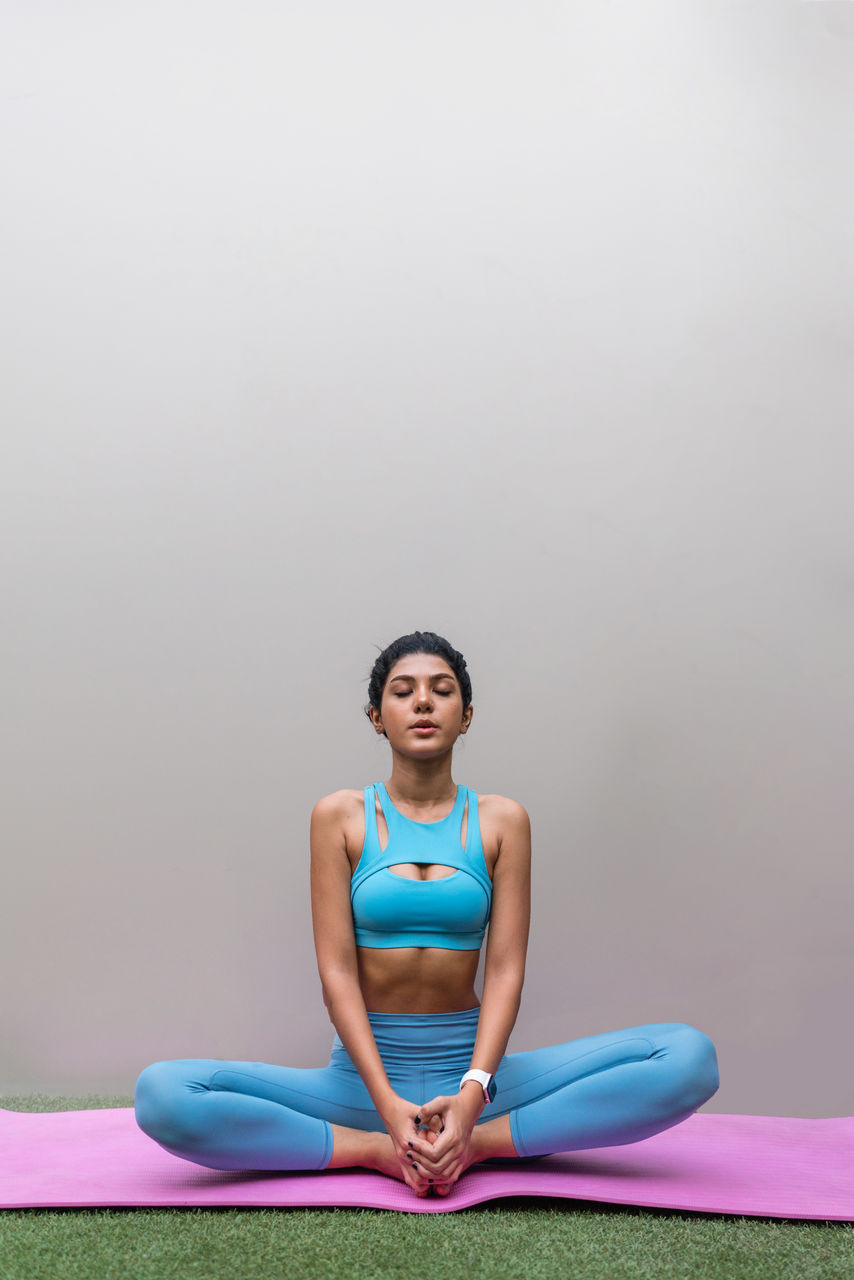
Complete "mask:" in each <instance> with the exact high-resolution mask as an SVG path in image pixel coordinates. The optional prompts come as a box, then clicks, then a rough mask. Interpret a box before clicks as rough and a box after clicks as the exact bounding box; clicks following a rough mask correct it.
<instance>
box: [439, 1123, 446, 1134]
mask: <svg viewBox="0 0 854 1280" xmlns="http://www.w3.org/2000/svg"><path fill="white" fill-rule="evenodd" d="M439 1132H440V1133H444V1132H445V1126H444V1125H442V1127H441V1129H440V1130H439Z"/></svg>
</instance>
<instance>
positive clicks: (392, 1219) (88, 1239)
mask: <svg viewBox="0 0 854 1280" xmlns="http://www.w3.org/2000/svg"><path fill="white" fill-rule="evenodd" d="M130 1105H131V1099H130V1098H125V1097H114V1098H103V1097H98V1098H48V1097H45V1096H43V1095H34V1096H32V1097H27V1098H0V1107H6V1108H8V1109H12V1110H19V1111H68V1110H75V1109H78V1108H83V1107H90V1108H91V1107H103V1106H110V1107H117V1106H118V1107H126V1106H130ZM196 1276H198V1277H200V1278H204V1280H219V1277H229V1278H232V1277H233V1278H234V1280H273V1278H274V1277H279V1276H281V1277H287V1278H288V1280H302V1278H303V1277H306V1280H308V1278H309V1277H310V1278H311V1280H422V1278H423V1280H517V1278H518V1280H563V1277H572V1278H573V1280H574V1278H575V1277H578V1278H579V1280H582V1278H583V1280H688V1278H689V1277H690V1278H691V1280H695V1278H696V1280H843V1278H847V1277H854V1231H853V1230H852V1228H851V1227H850V1226H848V1225H847V1224H845V1223H824V1222H780V1221H776V1220H771V1219H765V1218H746V1217H735V1216H724V1215H706V1214H693V1213H683V1212H671V1211H668V1210H663V1209H647V1208H634V1207H633V1208H626V1207H625V1206H610V1205H600V1204H591V1203H586V1202H582V1201H573V1200H543V1199H536V1200H531V1199H521V1198H520V1199H514V1200H509V1199H508V1200H499V1201H495V1202H493V1203H491V1204H485V1205H476V1206H473V1207H472V1208H470V1209H464V1210H461V1211H458V1212H455V1213H446V1214H435V1215H434V1214H431V1215H421V1214H405V1213H395V1212H394V1211H391V1210H377V1209H64V1210H55V1209H23V1210H4V1211H3V1212H2V1213H0V1280H114V1278H115V1280H185V1278H188V1277H196Z"/></svg>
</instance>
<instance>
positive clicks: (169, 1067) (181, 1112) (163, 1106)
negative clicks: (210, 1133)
mask: <svg viewBox="0 0 854 1280" xmlns="http://www.w3.org/2000/svg"><path fill="white" fill-rule="evenodd" d="M176 1067H177V1064H176V1063H174V1062H153V1063H152V1064H151V1066H149V1067H146V1068H145V1070H144V1071H143V1072H142V1073H141V1074H140V1077H139V1079H138V1080H137V1082H136V1088H135V1090H134V1096H133V1108H134V1114H135V1116H136V1122H137V1124H138V1125H139V1127H140V1129H142V1131H143V1133H145V1134H147V1135H148V1137H149V1138H153V1139H154V1141H155V1142H159V1143H160V1144H161V1145H163V1146H168V1147H185V1146H187V1145H188V1143H189V1144H191V1143H192V1137H193V1135H192V1133H191V1132H188V1128H189V1124H188V1121H189V1116H188V1115H187V1108H186V1103H187V1101H188V1099H187V1098H186V1097H185V1096H184V1095H185V1094H186V1088H185V1087H184V1088H182V1085H181V1081H180V1079H179V1075H178V1072H177V1070H176Z"/></svg>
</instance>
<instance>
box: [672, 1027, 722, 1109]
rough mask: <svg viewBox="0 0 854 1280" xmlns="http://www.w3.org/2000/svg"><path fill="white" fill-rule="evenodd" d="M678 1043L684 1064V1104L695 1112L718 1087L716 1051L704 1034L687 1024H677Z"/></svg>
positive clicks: (718, 1076)
mask: <svg viewBox="0 0 854 1280" xmlns="http://www.w3.org/2000/svg"><path fill="white" fill-rule="evenodd" d="M679 1041H680V1044H679V1047H680V1050H681V1051H682V1053H683V1054H684V1058H683V1061H684V1062H685V1081H684V1088H685V1102H686V1105H687V1106H691V1107H693V1108H694V1109H695V1110H696V1109H697V1107H701V1106H702V1105H703V1103H704V1102H708V1100H709V1098H711V1096H712V1094H714V1093H717V1091H718V1088H719V1087H720V1075H719V1072H718V1055H717V1050H716V1049H715V1046H714V1043H713V1042H712V1041H711V1040H710V1039H709V1037H708V1036H707V1035H705V1034H704V1032H702V1031H698V1030H697V1028H696V1027H691V1026H689V1025H688V1024H687V1023H680V1024H679Z"/></svg>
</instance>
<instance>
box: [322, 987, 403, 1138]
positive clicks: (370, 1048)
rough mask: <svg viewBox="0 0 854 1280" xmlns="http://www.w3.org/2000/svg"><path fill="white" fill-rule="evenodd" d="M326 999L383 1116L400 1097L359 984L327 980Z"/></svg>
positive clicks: (342, 1036) (335, 1025)
mask: <svg viewBox="0 0 854 1280" xmlns="http://www.w3.org/2000/svg"><path fill="white" fill-rule="evenodd" d="M323 999H324V1002H325V1004H326V1007H327V1009H328V1011H329V1017H330V1019H331V1021H332V1025H333V1026H334V1027H335V1030H336V1031H337V1032H338V1036H339V1038H340V1040H341V1043H342V1044H343V1046H344V1048H345V1049H346V1050H347V1053H348V1054H349V1055H350V1058H351V1059H352V1062H353V1065H354V1066H355V1068H356V1070H357V1071H358V1073H359V1075H360V1076H361V1078H362V1081H363V1083H364V1085H365V1088H366V1089H367V1091H368V1093H369V1094H370V1095H371V1100H372V1102H373V1104H374V1106H375V1107H376V1109H377V1111H378V1112H379V1113H380V1115H382V1114H383V1111H384V1109H385V1107H386V1105H387V1104H388V1102H389V1101H390V1100H391V1099H393V1098H395V1097H397V1094H396V1093H395V1091H394V1089H393V1088H392V1087H391V1084H390V1083H389V1079H388V1076H387V1075H386V1070H385V1067H384V1066H383V1062H382V1058H381V1057H380V1054H379V1050H378V1049H377V1043H376V1040H375V1039H374V1033H373V1031H372V1030H371V1024H370V1022H369V1021H368V1014H367V1009H366V1007H365V999H364V996H363V995H362V990H361V988H360V986H359V984H358V982H357V980H356V979H355V978H354V977H351V976H350V975H349V974H340V975H336V976H333V977H331V978H330V977H327V979H326V980H325V981H324V982H323Z"/></svg>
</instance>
